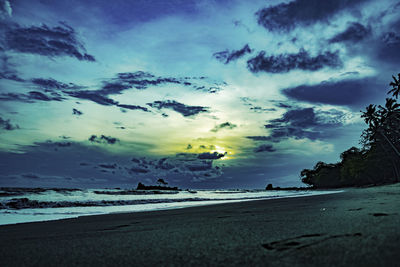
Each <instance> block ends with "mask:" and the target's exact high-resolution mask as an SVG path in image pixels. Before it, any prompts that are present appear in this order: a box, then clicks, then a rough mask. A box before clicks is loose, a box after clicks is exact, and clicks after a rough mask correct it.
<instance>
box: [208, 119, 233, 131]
mask: <svg viewBox="0 0 400 267" xmlns="http://www.w3.org/2000/svg"><path fill="white" fill-rule="evenodd" d="M236 127H237V125H236V124H233V123H230V122H224V123H221V124H218V125H217V126H215V127H214V128H213V129H211V132H214V133H216V132H218V131H220V130H222V129H228V130H232V129H234V128H236Z"/></svg>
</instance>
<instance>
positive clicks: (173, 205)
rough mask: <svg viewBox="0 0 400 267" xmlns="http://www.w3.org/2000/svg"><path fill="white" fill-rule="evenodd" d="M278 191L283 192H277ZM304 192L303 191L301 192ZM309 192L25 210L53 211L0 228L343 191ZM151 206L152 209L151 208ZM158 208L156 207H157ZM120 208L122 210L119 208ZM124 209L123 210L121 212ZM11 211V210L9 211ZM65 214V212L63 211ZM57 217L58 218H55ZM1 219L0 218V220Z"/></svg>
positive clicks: (1, 222) (19, 219)
mask: <svg viewBox="0 0 400 267" xmlns="http://www.w3.org/2000/svg"><path fill="white" fill-rule="evenodd" d="M278 191H280V192H281V191H284V190H278ZM286 191H289V192H290V191H292V193H293V192H297V190H286ZM301 191H304V190H301ZM263 192H270V191H265V190H264V191H263ZM310 192H317V193H311V194H299V195H296V194H295V195H274V196H265V197H246V198H234V199H222V200H218V199H210V200H201V199H200V200H195V201H193V200H189V201H173V200H172V201H171V202H165V203H163V204H164V206H158V205H159V204H162V203H151V202H149V203H146V204H140V205H139V206H142V207H144V206H146V205H148V206H149V207H148V208H146V207H145V208H144V209H139V210H134V208H135V207H133V206H137V204H134V205H130V204H127V205H106V206H85V207H84V208H87V209H88V211H87V213H86V214H85V213H84V212H83V211H81V213H82V214H68V213H66V214H65V215H58V216H57V215H55V214H59V213H57V210H58V209H61V210H62V209H65V208H71V209H74V208H76V207H80V206H76V207H75V206H66V207H56V208H51V207H49V208H34V207H33V208H27V209H28V210H37V211H38V212H39V213H40V210H42V209H44V210H46V209H53V210H54V213H53V214H52V213H48V214H46V213H44V214H43V213H42V214H39V215H32V217H30V218H28V219H27V218H26V217H25V219H21V217H18V216H20V215H17V217H16V218H17V220H15V221H16V222H9V223H7V219H4V218H3V221H1V220H0V226H2V225H15V224H20V223H33V222H48V221H59V220H64V219H74V218H79V217H86V216H98V215H107V214H119V213H137V212H152V211H162V210H175V209H185V208H190V207H201V206H212V205H222V204H232V203H238V202H247V201H260V200H273V199H281V198H297V197H311V196H317V195H325V194H336V193H342V192H344V190H343V189H337V190H336V189H325V190H312V191H310ZM154 205H155V206H154ZM151 206H152V207H151ZM157 206H158V207H157ZM118 207H120V209H121V210H119V211H107V209H108V208H118ZM121 207H122V208H121ZM91 208H92V209H93V208H94V209H96V208H100V209H101V208H104V210H103V211H96V212H93V211H90V210H89V209H91ZM124 208H126V209H125V210H123V209H124ZM24 210H25V208H21V209H16V211H24ZM11 211H13V210H11ZM64 212H65V211H64ZM1 216H7V213H6V214H0V217H1ZM57 217H58V218H57ZM0 219H1V218H0ZM8 221H10V220H8Z"/></svg>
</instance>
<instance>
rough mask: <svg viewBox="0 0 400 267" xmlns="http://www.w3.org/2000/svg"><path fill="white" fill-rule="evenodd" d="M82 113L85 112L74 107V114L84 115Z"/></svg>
mask: <svg viewBox="0 0 400 267" xmlns="http://www.w3.org/2000/svg"><path fill="white" fill-rule="evenodd" d="M82 114H83V112H82V111H80V110H77V109H76V108H73V109H72V115H78V116H80V115H82Z"/></svg>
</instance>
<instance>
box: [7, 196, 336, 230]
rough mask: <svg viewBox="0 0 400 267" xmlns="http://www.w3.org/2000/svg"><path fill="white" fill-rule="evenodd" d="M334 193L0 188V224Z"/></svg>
mask: <svg viewBox="0 0 400 267" xmlns="http://www.w3.org/2000/svg"><path fill="white" fill-rule="evenodd" d="M337 192H341V191H331V190H327V191H316V190H290V191H289V190H288V191H286V190H274V191H265V190H182V191H169V190H168V191H167V190H152V191H147V190H146V191H140V190H122V189H57V188H49V189H43V188H0V225H5V224H15V223H24V222H37V221H47V220H59V219H66V218H75V217H79V216H88V215H98V214H109V213H122V212H142V211H155V210H165V209H179V208H185V207H193V206H202V205H211V204H222V203H230V202H240V201H250V200H261V199H275V198H288V197H304V196H311V195H320V194H331V193H337Z"/></svg>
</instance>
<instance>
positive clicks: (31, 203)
mask: <svg viewBox="0 0 400 267" xmlns="http://www.w3.org/2000/svg"><path fill="white" fill-rule="evenodd" d="M266 198H274V197H271V196H270V197H242V198H222V199H221V198H218V199H216V198H177V199H166V198H164V199H136V200H101V201H38V200H30V199H28V198H13V199H10V200H8V201H4V202H2V203H0V209H11V210H19V209H41V208H67V207H104V206H125V205H141V204H159V203H177V202H190V201H191V202H198V201H226V200H250V199H254V200H255V199H266Z"/></svg>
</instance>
